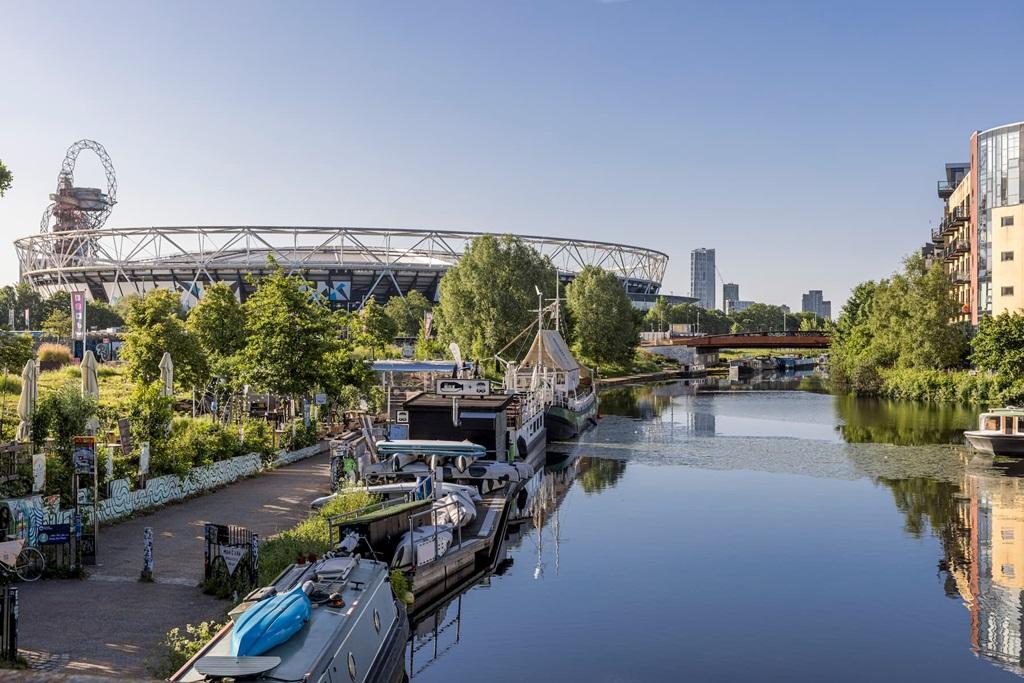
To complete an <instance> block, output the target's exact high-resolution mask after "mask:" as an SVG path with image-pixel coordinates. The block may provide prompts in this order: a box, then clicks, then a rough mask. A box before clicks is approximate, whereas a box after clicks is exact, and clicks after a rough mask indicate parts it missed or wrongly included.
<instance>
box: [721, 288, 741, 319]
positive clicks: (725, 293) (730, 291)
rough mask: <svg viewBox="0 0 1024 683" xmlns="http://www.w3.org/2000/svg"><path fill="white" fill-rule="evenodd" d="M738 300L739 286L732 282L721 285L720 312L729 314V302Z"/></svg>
mask: <svg viewBox="0 0 1024 683" xmlns="http://www.w3.org/2000/svg"><path fill="white" fill-rule="evenodd" d="M739 300H740V286H739V285H737V284H735V283H733V282H726V283H725V284H724V285H722V310H723V311H725V312H726V313H728V312H729V302H730V301H739Z"/></svg>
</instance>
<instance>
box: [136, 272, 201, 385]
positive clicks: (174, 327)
mask: <svg viewBox="0 0 1024 683" xmlns="http://www.w3.org/2000/svg"><path fill="white" fill-rule="evenodd" d="M181 315H182V311H181V300H180V298H179V297H178V294H177V293H176V292H172V291H171V290H169V289H154V290H152V291H150V292H148V293H147V294H146V295H145V296H143V297H141V298H133V299H132V300H131V302H130V304H129V306H128V310H127V317H126V319H125V324H126V325H127V326H128V330H127V332H126V333H125V335H124V347H123V348H122V349H121V358H122V359H123V360H124V361H125V362H126V364H127V368H128V375H129V376H130V377H131V378H132V379H133V380H135V381H136V382H140V383H143V384H149V383H151V382H155V381H157V380H158V379H159V378H160V359H161V358H163V355H164V352H169V353H170V354H171V360H172V361H173V362H174V382H175V384H177V385H178V386H179V387H181V388H191V387H195V386H202V385H203V384H205V383H206V380H207V378H208V377H209V366H208V364H207V359H206V356H205V355H204V353H203V351H202V348H201V347H200V345H199V343H198V341H197V339H196V338H195V337H194V336H193V335H192V334H191V333H190V332H189V331H188V329H187V328H186V327H185V323H184V321H183V320H182V319H181Z"/></svg>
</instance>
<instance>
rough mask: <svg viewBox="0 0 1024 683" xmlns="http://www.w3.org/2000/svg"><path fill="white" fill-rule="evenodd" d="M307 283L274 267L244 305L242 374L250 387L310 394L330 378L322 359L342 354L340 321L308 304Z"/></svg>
mask: <svg viewBox="0 0 1024 683" xmlns="http://www.w3.org/2000/svg"><path fill="white" fill-rule="evenodd" d="M308 287H309V283H308V282H306V281H305V280H303V279H302V278H300V277H298V276H296V275H287V274H286V273H285V272H284V271H283V270H282V269H280V268H278V269H276V270H274V271H273V272H271V273H270V274H269V275H267V276H266V277H264V278H263V279H261V280H260V281H259V282H258V283H257V286H256V289H255V291H254V292H253V294H252V295H251V296H250V297H248V298H247V299H246V301H245V303H244V304H242V311H243V313H244V316H245V339H246V343H245V347H244V348H243V349H242V351H241V354H240V361H241V362H240V370H241V372H242V374H243V376H244V377H245V379H246V380H247V381H248V382H249V383H250V384H251V385H252V386H254V387H256V388H258V389H260V390H263V391H269V392H272V393H275V394H279V395H284V396H291V397H298V396H303V395H308V394H309V393H311V392H312V391H313V389H314V388H315V387H317V386H322V385H323V384H324V383H325V380H326V379H328V378H327V377H326V376H325V375H326V373H327V372H329V371H328V370H327V364H326V363H325V359H326V358H328V357H329V356H331V355H332V354H334V353H337V352H340V351H342V350H343V346H342V344H341V340H340V338H339V337H340V332H341V326H340V324H339V318H338V317H337V316H335V315H332V314H331V312H330V311H329V310H328V309H327V308H326V307H325V306H323V305H322V304H320V303H318V302H315V301H313V300H311V299H310V297H309V294H308V292H307V291H306V290H307V289H308Z"/></svg>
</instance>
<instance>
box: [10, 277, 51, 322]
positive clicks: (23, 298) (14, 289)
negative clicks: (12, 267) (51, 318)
mask: <svg viewBox="0 0 1024 683" xmlns="http://www.w3.org/2000/svg"><path fill="white" fill-rule="evenodd" d="M0 306H2V307H3V311H2V312H3V314H4V318H3V323H4V324H5V325H6V324H7V322H8V320H7V316H8V315H9V313H8V312H9V311H14V329H16V330H25V329H32V330H37V329H39V327H40V326H41V325H42V323H43V318H45V317H46V315H47V313H49V310H48V309H47V307H46V305H45V303H44V301H43V297H41V296H40V295H39V293H38V292H36V291H35V290H34V289H32V287H30V286H29V285H28V284H26V283H24V282H19V283H18V284H16V285H13V286H12V285H7V286H5V287H3V288H2V289H0ZM26 310H28V312H29V325H28V327H25V311H26Z"/></svg>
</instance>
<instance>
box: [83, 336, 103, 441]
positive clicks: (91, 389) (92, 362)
mask: <svg viewBox="0 0 1024 683" xmlns="http://www.w3.org/2000/svg"><path fill="white" fill-rule="evenodd" d="M82 396H86V397H90V398H92V399H93V400H94V401H96V402H99V400H100V381H99V378H98V377H97V376H96V356H95V355H94V354H93V352H92V351H86V352H85V356H83V357H82ZM99 426H100V421H99V420H98V419H97V418H96V416H95V415H93V416H92V417H90V418H89V422H88V423H87V424H86V427H85V428H86V429H87V430H88V432H89V433H90V434H95V433H96V430H97V429H99Z"/></svg>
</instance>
